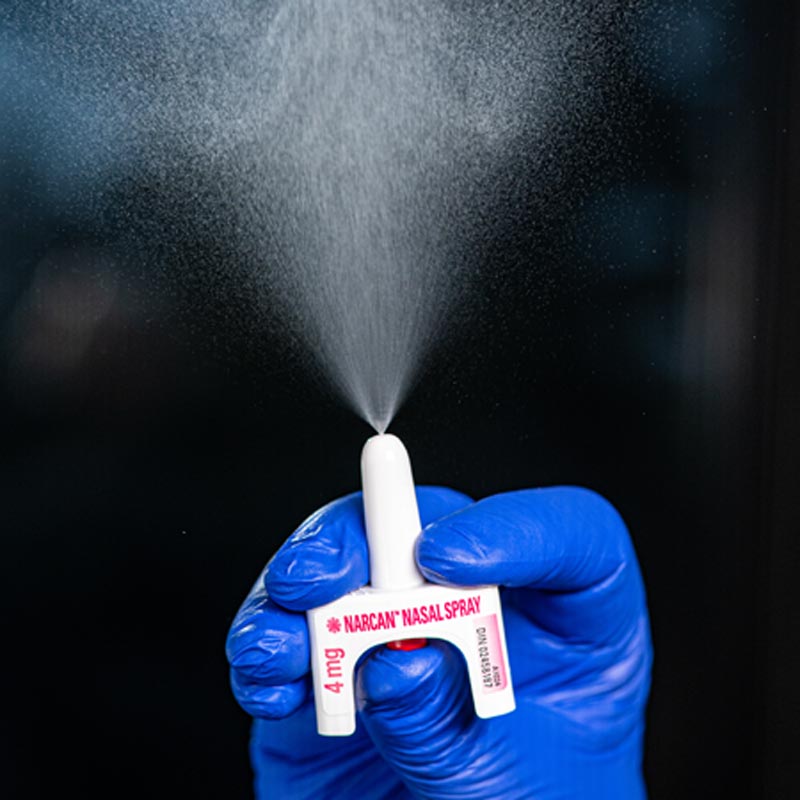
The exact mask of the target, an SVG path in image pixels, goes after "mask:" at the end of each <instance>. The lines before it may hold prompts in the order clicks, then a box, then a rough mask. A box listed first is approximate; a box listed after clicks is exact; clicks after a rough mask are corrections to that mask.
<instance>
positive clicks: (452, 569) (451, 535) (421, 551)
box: [416, 518, 487, 585]
mask: <svg viewBox="0 0 800 800" xmlns="http://www.w3.org/2000/svg"><path fill="white" fill-rule="evenodd" d="M416 557H417V564H418V566H419V569H420V571H421V572H422V574H423V575H424V576H425V578H427V579H428V580H429V581H432V582H433V583H444V584H455V585H459V584H466V583H470V582H473V581H474V580H475V577H476V576H475V572H476V569H477V570H478V571H480V568H481V566H483V565H485V564H486V562H487V554H486V552H485V551H484V548H483V547H482V545H481V542H480V540H479V539H478V538H477V537H476V536H473V535H472V534H471V533H469V532H468V531H464V530H462V529H461V528H460V527H459V526H458V525H456V524H454V523H453V522H448V518H445V519H443V520H440V521H438V522H433V523H431V524H430V525H427V526H426V527H425V528H423V530H422V533H421V534H420V535H419V538H418V539H417V546H416ZM478 582H480V577H479V576H478Z"/></svg>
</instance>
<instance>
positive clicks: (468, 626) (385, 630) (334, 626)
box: [307, 583, 515, 736]
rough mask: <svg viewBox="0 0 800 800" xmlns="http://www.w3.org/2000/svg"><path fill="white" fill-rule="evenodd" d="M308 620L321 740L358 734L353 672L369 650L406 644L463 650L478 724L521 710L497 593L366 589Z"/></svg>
mask: <svg viewBox="0 0 800 800" xmlns="http://www.w3.org/2000/svg"><path fill="white" fill-rule="evenodd" d="M307 618H308V628H309V633H310V636H311V671H312V674H313V678H314V701H315V705H316V710H317V731H318V732H319V733H320V734H321V735H322V736H349V735H350V734H352V733H353V732H354V731H355V729H356V714H355V697H354V686H353V680H354V674H353V673H354V670H355V665H356V663H357V662H358V659H359V658H360V657H361V655H362V654H363V653H365V652H366V651H367V650H369V649H371V648H373V647H376V646H377V645H381V644H385V643H386V642H392V641H397V640H401V639H419V638H426V639H442V640H444V641H447V642H450V643H451V644H453V645H454V646H455V647H457V648H458V649H459V650H460V651H461V653H462V654H463V656H464V660H465V661H466V664H467V673H468V676H469V682H470V686H471V688H472V699H473V703H474V705H475V713H476V714H477V715H478V716H479V717H484V718H487V717H497V716H500V715H501V714H507V713H509V712H511V711H513V710H514V708H515V703H514V689H513V686H512V684H511V670H510V668H509V664H508V651H507V648H506V638H505V629H504V627H503V615H502V609H501V607H500V596H499V594H498V591H497V587H496V586H484V587H479V588H470V589H464V588H453V587H449V586H439V585H437V584H432V583H428V584H423V585H422V586H419V587H417V588H414V589H404V590H393V591H392V590H385V589H375V588H373V587H365V588H363V589H359V590H358V591H355V592H352V593H351V594H349V595H346V596H345V597H342V598H340V599H339V600H335V601H334V602H332V603H328V605H325V606H320V607H319V608H315V609H312V610H311V611H308V612H307Z"/></svg>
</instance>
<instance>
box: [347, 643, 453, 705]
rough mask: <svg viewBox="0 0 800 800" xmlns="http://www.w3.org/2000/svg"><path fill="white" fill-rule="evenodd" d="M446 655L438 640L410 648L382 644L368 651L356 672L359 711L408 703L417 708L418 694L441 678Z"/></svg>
mask: <svg viewBox="0 0 800 800" xmlns="http://www.w3.org/2000/svg"><path fill="white" fill-rule="evenodd" d="M445 658H446V654H445V652H444V651H443V648H442V646H441V645H440V644H439V643H431V644H428V646H426V647H424V648H422V649H419V650H413V651H408V652H406V651H402V650H390V649H388V648H385V647H381V648H379V649H377V650H375V651H374V652H373V653H371V654H370V655H369V656H368V657H367V658H366V659H365V660H364V662H363V663H362V665H361V668H360V669H359V671H358V678H357V686H356V690H357V692H356V693H357V697H358V705H359V708H361V709H362V710H368V711H369V710H371V709H376V708H380V707H385V706H392V707H395V706H398V705H400V706H402V705H406V704H408V705H409V706H414V707H416V706H417V704H418V702H419V699H420V693H425V692H426V691H430V687H429V684H430V683H431V682H432V681H436V682H437V683H438V681H439V680H440V672H441V668H442V665H443V663H444V661H445Z"/></svg>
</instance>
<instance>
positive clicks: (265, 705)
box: [231, 669, 308, 719]
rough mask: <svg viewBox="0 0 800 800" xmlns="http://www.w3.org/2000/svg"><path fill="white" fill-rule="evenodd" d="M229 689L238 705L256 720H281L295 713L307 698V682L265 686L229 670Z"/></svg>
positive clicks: (304, 680)
mask: <svg viewBox="0 0 800 800" xmlns="http://www.w3.org/2000/svg"><path fill="white" fill-rule="evenodd" d="M231 687H232V689H233V694H234V697H235V698H236V701H237V702H238V703H239V705H240V706H241V707H242V709H244V711H246V712H247V713H248V714H250V716H251V717H256V718H258V719H283V718H284V717H288V716H289V715H290V714H293V713H294V712H295V711H297V709H298V708H300V706H301V705H302V704H303V703H304V702H305V700H306V698H307V696H308V681H307V680H306V679H305V678H303V679H301V680H297V681H292V682H291V683H285V684H281V685H279V686H267V685H264V684H263V683H261V682H258V681H252V680H249V679H248V678H246V677H244V676H242V675H241V674H239V673H237V671H236V670H234V669H231Z"/></svg>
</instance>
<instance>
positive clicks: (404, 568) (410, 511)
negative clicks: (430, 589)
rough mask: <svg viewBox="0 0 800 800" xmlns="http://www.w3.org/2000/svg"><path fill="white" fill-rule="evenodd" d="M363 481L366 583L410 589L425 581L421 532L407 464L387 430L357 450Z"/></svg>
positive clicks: (404, 452)
mask: <svg viewBox="0 0 800 800" xmlns="http://www.w3.org/2000/svg"><path fill="white" fill-rule="evenodd" d="M361 483H362V487H363V489H364V517H365V520H366V526H367V542H368V543H369V569H370V584H371V585H372V586H373V587H375V588H376V589H412V588H414V587H415V586H421V585H423V584H424V583H425V579H424V578H423V577H422V575H421V574H420V572H419V570H418V569H417V563H416V560H415V558H414V544H415V542H416V540H417V536H419V533H420V531H421V530H422V525H421V524H420V521H419V510H418V508H417V496H416V493H415V492H414V478H413V476H412V474H411V462H410V461H409V459H408V453H407V452H406V448H405V447H404V446H403V443H402V442H401V441H400V440H399V439H398V438H397V437H396V436H393V435H392V434H390V433H384V434H380V435H378V436H373V437H372V438H371V439H368V440H367V443H366V444H365V445H364V449H363V451H362V452H361Z"/></svg>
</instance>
